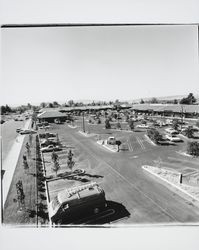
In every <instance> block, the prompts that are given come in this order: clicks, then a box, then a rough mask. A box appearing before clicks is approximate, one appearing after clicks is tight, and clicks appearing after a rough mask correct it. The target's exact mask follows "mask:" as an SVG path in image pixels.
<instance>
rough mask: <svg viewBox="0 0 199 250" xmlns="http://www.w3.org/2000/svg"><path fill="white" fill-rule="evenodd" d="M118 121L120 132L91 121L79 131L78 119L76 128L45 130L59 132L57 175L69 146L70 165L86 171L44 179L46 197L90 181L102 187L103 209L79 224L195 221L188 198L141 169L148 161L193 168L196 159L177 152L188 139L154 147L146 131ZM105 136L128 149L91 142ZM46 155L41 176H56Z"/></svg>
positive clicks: (198, 214)
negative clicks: (129, 128) (60, 147)
mask: <svg viewBox="0 0 199 250" xmlns="http://www.w3.org/2000/svg"><path fill="white" fill-rule="evenodd" d="M86 120H88V119H86ZM121 124H122V126H123V131H122V130H121V131H118V130H116V129H104V124H103V123H102V124H97V125H93V124H88V121H86V122H85V130H86V131H89V133H90V136H89V137H85V136H84V135H82V134H80V133H79V132H78V131H79V130H82V117H79V118H78V119H77V120H76V121H75V125H76V126H77V127H76V128H71V127H69V126H68V124H67V123H65V124H53V125H52V126H51V128H50V131H52V132H53V133H58V134H59V139H60V141H61V143H62V144H63V145H64V147H63V150H62V151H60V152H58V155H59V162H60V166H61V169H60V170H59V172H58V173H59V174H60V173H62V172H64V171H68V169H67V152H68V150H69V149H72V152H73V154H74V161H75V166H74V169H84V170H85V173H84V174H83V175H76V176H73V177H69V178H68V177H64V178H57V179H56V178H55V179H54V180H53V179H52V180H49V181H48V182H47V183H48V190H49V197H50V200H51V199H53V197H55V195H56V194H57V193H58V192H59V191H60V190H62V189H66V188H70V187H74V186H79V185H82V184H85V183H90V182H93V181H95V182H97V183H99V185H100V186H101V187H102V188H103V189H104V191H105V194H106V199H107V201H108V204H109V206H108V208H107V211H108V212H107V214H101V216H100V215H98V216H97V217H96V216H95V218H92V219H89V218H90V217H87V219H86V221H87V222H88V223H87V222H85V221H84V222H82V223H83V224H84V223H85V224H106V223H107V224H109V223H122V224H129V223H139V224H140V223H145V224H148V223H173V222H174V223H176V222H177V223H182V222H187V223H192V222H198V221H199V211H198V208H197V207H195V206H194V205H193V203H192V202H187V200H186V199H184V197H181V196H180V195H178V194H176V192H174V191H173V190H171V189H169V188H168V187H165V186H164V185H163V184H162V183H160V182H159V181H157V180H155V179H154V178H153V177H152V176H150V175H149V174H147V173H145V172H143V170H142V168H141V166H143V165H146V164H148V165H153V166H160V167H166V168H169V169H176V170H180V171H182V172H183V171H184V172H187V171H193V170H198V165H199V161H198V159H194V158H189V157H186V156H183V155H181V154H180V153H179V152H181V151H183V150H185V148H186V141H187V139H183V142H180V143H175V144H174V145H158V146H157V145H153V143H151V141H150V140H149V139H148V138H147V137H146V136H145V135H146V130H145V129H139V130H138V129H136V130H135V131H136V132H135V131H124V130H126V128H127V126H126V123H121ZM160 131H161V132H163V131H164V128H160ZM109 136H114V137H116V138H117V139H119V140H121V141H122V142H124V143H126V144H127V145H128V149H129V150H127V151H120V152H118V153H113V152H111V151H109V150H107V149H106V148H103V147H102V146H101V145H99V144H97V143H96V142H97V140H98V139H99V138H101V139H106V138H108V137H109ZM50 158H51V153H44V159H45V167H46V176H50V175H55V173H53V172H52V170H51V167H52V163H51V159H50ZM111 211H112V212H111ZM101 217H102V218H101ZM71 223H73V221H72V222H71ZM74 224H75V222H74Z"/></svg>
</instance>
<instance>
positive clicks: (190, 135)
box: [184, 126, 194, 138]
mask: <svg viewBox="0 0 199 250" xmlns="http://www.w3.org/2000/svg"><path fill="white" fill-rule="evenodd" d="M184 135H185V136H187V137H188V138H193V135H194V130H193V127H192V126H188V127H187V129H186V130H185V131H184Z"/></svg>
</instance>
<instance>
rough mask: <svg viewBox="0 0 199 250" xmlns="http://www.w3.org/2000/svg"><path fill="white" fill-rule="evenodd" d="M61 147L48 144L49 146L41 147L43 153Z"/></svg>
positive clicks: (57, 149) (58, 149)
mask: <svg viewBox="0 0 199 250" xmlns="http://www.w3.org/2000/svg"><path fill="white" fill-rule="evenodd" d="M60 150H61V148H60V147H59V146H54V145H48V146H47V147H44V148H41V152H42V153H46V152H53V151H60Z"/></svg>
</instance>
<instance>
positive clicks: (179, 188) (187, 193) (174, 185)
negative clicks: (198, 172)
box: [142, 165, 199, 202]
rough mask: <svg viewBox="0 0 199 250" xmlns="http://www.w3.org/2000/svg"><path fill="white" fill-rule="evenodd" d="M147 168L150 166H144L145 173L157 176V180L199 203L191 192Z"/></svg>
mask: <svg viewBox="0 0 199 250" xmlns="http://www.w3.org/2000/svg"><path fill="white" fill-rule="evenodd" d="M146 167H148V166H146V165H144V166H142V169H144V170H145V171H147V172H149V173H150V174H152V175H154V176H156V177H157V178H159V179H161V180H162V181H164V182H167V183H168V184H169V185H171V186H173V187H175V188H176V189H178V190H179V191H181V192H182V193H185V194H186V195H188V196H190V197H191V198H192V199H194V200H196V201H198V202H199V198H197V197H195V196H194V195H192V194H190V193H189V192H187V191H186V190H184V189H183V188H181V187H179V186H177V185H176V184H174V183H172V182H170V181H168V180H166V179H164V178H162V177H161V176H159V175H158V174H156V173H154V172H152V171H151V170H149V169H147V168H146Z"/></svg>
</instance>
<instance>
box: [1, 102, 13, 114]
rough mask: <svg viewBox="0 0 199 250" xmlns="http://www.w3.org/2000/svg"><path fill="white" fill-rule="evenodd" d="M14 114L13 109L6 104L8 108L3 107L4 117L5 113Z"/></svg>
mask: <svg viewBox="0 0 199 250" xmlns="http://www.w3.org/2000/svg"><path fill="white" fill-rule="evenodd" d="M10 112H12V109H11V108H10V107H9V106H8V105H7V104H6V106H1V115H4V114H5V113H10Z"/></svg>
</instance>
